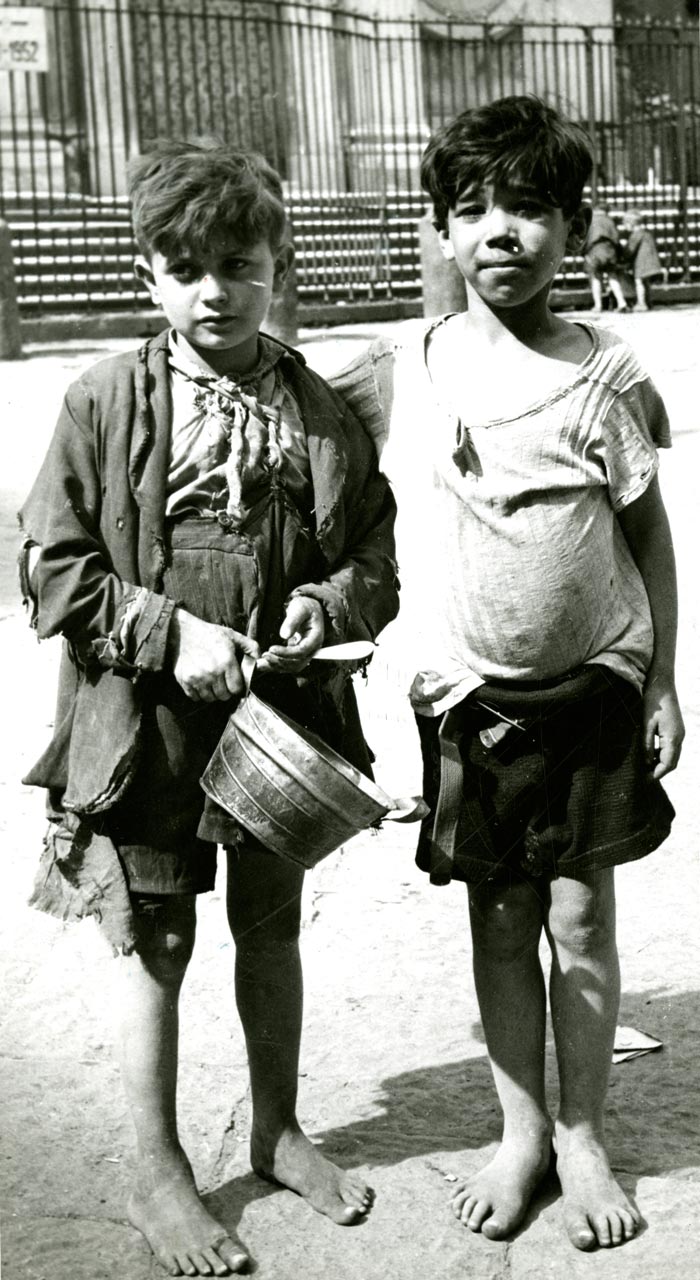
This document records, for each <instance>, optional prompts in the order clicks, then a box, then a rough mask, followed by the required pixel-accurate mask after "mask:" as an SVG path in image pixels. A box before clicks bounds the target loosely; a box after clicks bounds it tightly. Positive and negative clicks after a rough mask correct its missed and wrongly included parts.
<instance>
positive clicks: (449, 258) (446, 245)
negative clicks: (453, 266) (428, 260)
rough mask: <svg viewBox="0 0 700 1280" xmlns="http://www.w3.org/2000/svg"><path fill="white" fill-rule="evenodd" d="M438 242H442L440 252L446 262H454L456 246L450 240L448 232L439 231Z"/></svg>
mask: <svg viewBox="0 0 700 1280" xmlns="http://www.w3.org/2000/svg"><path fill="white" fill-rule="evenodd" d="M437 234H438V240H439V242H440V252H441V254H442V256H443V258H444V259H445V262H454V257H455V251H454V245H453V243H452V241H451V240H450V236H449V232H448V231H444V230H443V231H438V233H437Z"/></svg>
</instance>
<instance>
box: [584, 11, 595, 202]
mask: <svg viewBox="0 0 700 1280" xmlns="http://www.w3.org/2000/svg"><path fill="white" fill-rule="evenodd" d="M583 33H584V36H585V38H586V107H587V109H588V132H589V134H590V136H591V145H592V147H593V168H592V169H591V204H592V205H596V204H597V203H598V136H597V130H596V117H595V71H594V52H595V50H594V45H593V31H592V30H591V28H590V27H584V28H583Z"/></svg>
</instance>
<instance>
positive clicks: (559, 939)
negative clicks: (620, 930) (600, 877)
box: [547, 880, 615, 955]
mask: <svg viewBox="0 0 700 1280" xmlns="http://www.w3.org/2000/svg"><path fill="white" fill-rule="evenodd" d="M547 932H548V934H549V935H550V938H551V939H552V941H553V942H554V943H555V944H556V945H557V946H559V947H563V948H565V949H566V950H567V951H570V952H572V953H573V954H578V955H587V954H589V953H590V952H591V951H594V950H597V949H598V948H600V947H601V946H605V945H607V944H609V943H610V942H611V941H614V937H615V898H614V894H613V892H612V886H610V888H608V886H607V885H602V884H601V885H600V886H598V885H587V884H582V883H579V882H577V881H568V882H567V881H563V880H560V881H558V882H556V890H555V892H553V894H552V902H551V906H550V910H549V917H548V921H547Z"/></svg>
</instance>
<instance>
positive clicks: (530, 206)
mask: <svg viewBox="0 0 700 1280" xmlns="http://www.w3.org/2000/svg"><path fill="white" fill-rule="evenodd" d="M586 225H587V221H586V215H585V213H584V212H583V211H582V212H581V213H580V214H576V215H574V217H573V218H566V217H565V216H564V213H563V212H562V210H561V209H559V208H556V207H555V206H554V205H552V204H549V203H548V202H547V200H545V199H544V198H543V197H542V196H541V195H540V194H539V193H538V192H536V191H535V190H534V188H530V187H527V186H524V185H519V184H501V183H497V184H494V183H486V184H485V185H484V186H474V187H468V188H466V189H465V190H464V191H463V192H462V193H461V195H460V196H459V197H458V199H457V202H456V204H455V206H454V208H453V209H451V210H450V212H449V215H448V225H447V230H446V231H441V232H440V239H441V242H442V251H443V254H444V256H445V257H446V258H447V259H449V260H452V261H454V262H455V263H456V264H457V266H458V267H459V270H460V271H461V273H462V275H463V276H464V280H465V283H466V285H467V290H468V291H469V290H470V289H471V290H472V291H473V292H475V293H476V294H477V295H478V296H479V297H480V298H482V299H483V301H484V302H486V303H487V304H488V305H489V306H490V307H493V308H494V309H501V308H510V307H517V306H522V305H523V304H527V303H528V302H529V301H530V300H532V299H534V298H535V297H539V296H540V295H542V294H546V292H547V291H548V290H549V287H550V285H551V283H552V280H553V278H554V276H555V275H556V272H557V270H558V268H559V265H560V263H561V261H562V258H563V257H564V254H565V252H566V249H567V247H570V248H574V247H580V244H581V243H582V241H583V238H584V236H585V233H586Z"/></svg>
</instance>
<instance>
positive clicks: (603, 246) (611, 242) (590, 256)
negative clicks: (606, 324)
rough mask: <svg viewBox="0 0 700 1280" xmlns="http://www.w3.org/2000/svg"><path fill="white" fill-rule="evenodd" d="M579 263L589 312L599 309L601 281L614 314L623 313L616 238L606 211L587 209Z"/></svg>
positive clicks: (616, 232) (614, 226)
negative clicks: (589, 298)
mask: <svg viewBox="0 0 700 1280" xmlns="http://www.w3.org/2000/svg"><path fill="white" fill-rule="evenodd" d="M583 261H584V265H585V268H586V273H587V275H588V279H589V281H590V285H591V293H592V294H593V310H594V311H595V312H596V314H600V312H601V311H602V310H603V282H604V281H605V280H607V282H608V285H609V287H610V292H611V293H612V295H613V298H614V299H615V303H616V306H617V310H618V311H626V310H627V300H626V298H625V295H624V292H623V289H622V282H621V254H620V236H619V233H618V230H617V227H616V225H615V223H614V222H613V220H612V218H611V217H610V214H609V213H608V211H607V209H593V210H591V215H590V223H589V226H588V233H587V235H586V239H585V241H584V245H583Z"/></svg>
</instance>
